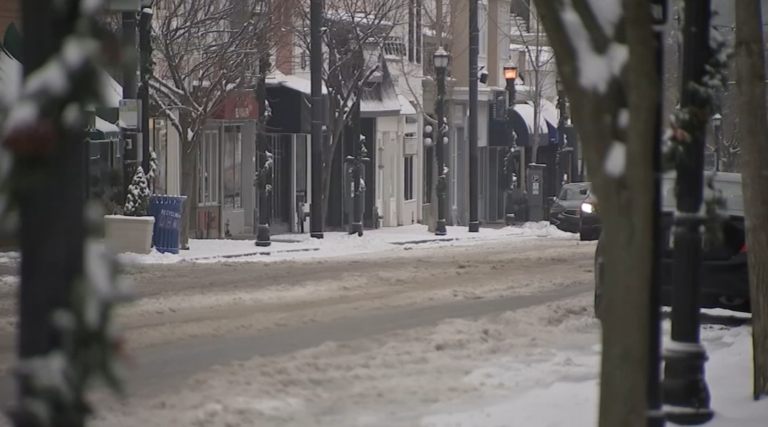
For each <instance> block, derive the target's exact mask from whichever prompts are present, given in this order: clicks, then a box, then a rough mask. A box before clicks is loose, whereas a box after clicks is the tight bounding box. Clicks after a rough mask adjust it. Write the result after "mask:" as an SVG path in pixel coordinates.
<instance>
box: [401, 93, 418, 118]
mask: <svg viewBox="0 0 768 427" xmlns="http://www.w3.org/2000/svg"><path fill="white" fill-rule="evenodd" d="M397 99H398V101H400V115H402V116H415V115H416V109H415V108H413V105H412V104H411V101H409V100H408V98H406V97H404V96H403V95H397Z"/></svg>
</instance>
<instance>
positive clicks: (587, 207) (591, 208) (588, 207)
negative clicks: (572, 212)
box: [581, 203, 595, 214]
mask: <svg viewBox="0 0 768 427" xmlns="http://www.w3.org/2000/svg"><path fill="white" fill-rule="evenodd" d="M581 211H582V212H584V213H588V214H589V213H592V212H594V211H595V207H594V206H593V205H592V204H591V203H582V204H581Z"/></svg>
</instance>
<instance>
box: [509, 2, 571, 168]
mask: <svg viewBox="0 0 768 427" xmlns="http://www.w3.org/2000/svg"><path fill="white" fill-rule="evenodd" d="M525 12H526V13H528V14H529V17H528V19H524V18H523V17H521V16H517V15H515V16H513V17H512V28H511V29H512V31H511V32H510V34H509V38H510V41H511V43H512V44H513V45H516V48H515V49H514V50H513V52H514V53H512V55H513V57H512V59H513V61H514V62H516V63H517V64H518V73H520V74H519V75H520V81H521V82H522V83H523V85H524V86H523V88H524V89H523V90H522V92H523V93H524V94H527V95H528V98H529V102H530V103H531V105H532V106H533V123H535V125H534V128H533V135H532V137H533V142H532V144H531V162H532V163H537V159H538V150H539V145H540V142H541V141H540V135H541V129H540V127H539V125H538V124H539V123H542V121H543V120H542V114H543V113H544V106H545V102H546V100H545V99H544V97H545V95H546V94H547V93H549V92H551V91H552V89H553V88H554V86H555V81H556V75H557V69H556V64H555V55H554V54H553V52H552V48H551V47H549V46H548V42H547V36H546V34H545V32H544V26H543V24H542V22H541V17H540V16H539V14H538V12H537V11H536V9H535V8H532V7H530V6H528V7H527V10H526V11H525ZM514 55H517V56H518V57H517V58H515V57H514ZM558 179H562V177H558Z"/></svg>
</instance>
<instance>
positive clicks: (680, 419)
mask: <svg viewBox="0 0 768 427" xmlns="http://www.w3.org/2000/svg"><path fill="white" fill-rule="evenodd" d="M710 7H711V5H710V0H704V1H696V2H691V4H690V5H689V4H686V5H685V10H684V13H685V16H684V27H683V38H682V39H683V69H682V77H683V84H682V86H681V87H682V88H683V89H682V91H681V95H682V96H681V108H682V109H683V110H688V109H692V110H693V111H692V112H691V113H692V114H691V117H693V122H692V123H691V125H690V126H689V127H690V128H689V129H686V131H687V132H688V133H689V134H690V139H689V140H688V141H687V142H686V143H685V144H683V147H682V150H683V151H682V156H683V160H682V161H680V162H678V164H677V193H678V194H679V195H680V196H679V197H678V199H677V211H676V213H675V216H674V227H673V233H674V240H673V241H674V244H673V247H674V249H673V250H674V269H673V283H674V284H675V287H674V290H673V295H672V331H671V338H672V340H671V342H670V345H669V346H668V347H667V348H665V349H664V359H665V362H666V363H665V365H664V382H663V398H664V403H665V404H666V408H665V415H666V419H667V421H670V422H673V423H676V424H682V425H697V424H704V423H706V422H708V421H709V420H711V419H712V417H713V416H714V413H713V411H712V410H711V409H710V407H709V404H710V395H709V388H708V386H707V382H706V378H705V376H704V365H705V364H706V361H707V352H706V349H705V348H704V346H702V345H701V340H700V330H701V326H700V323H701V319H700V313H699V311H700V307H699V296H700V288H699V281H700V278H701V257H702V235H701V229H702V228H703V225H704V220H705V216H704V215H702V214H701V208H702V203H703V195H704V191H703V189H704V173H703V172H704V140H705V136H706V126H707V123H706V116H705V120H701V119H700V118H699V119H697V118H696V116H697V115H696V113H697V112H698V111H697V109H698V108H700V107H699V106H698V105H697V103H699V102H700V100H699V97H700V95H699V93H698V92H697V91H695V90H693V89H691V86H692V85H694V84H696V85H703V84H704V79H705V76H706V67H707V61H708V59H709V55H710V53H709V51H710V48H709V26H710V17H711V10H710Z"/></svg>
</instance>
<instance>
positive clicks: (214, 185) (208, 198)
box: [197, 130, 219, 205]
mask: <svg viewBox="0 0 768 427" xmlns="http://www.w3.org/2000/svg"><path fill="white" fill-rule="evenodd" d="M197 154H198V157H197V164H198V175H197V177H198V183H197V185H198V194H197V195H198V204H199V205H213V204H217V203H218V202H219V134H218V132H217V131H215V130H207V131H205V132H203V140H202V141H200V148H199V150H198V152H197Z"/></svg>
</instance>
